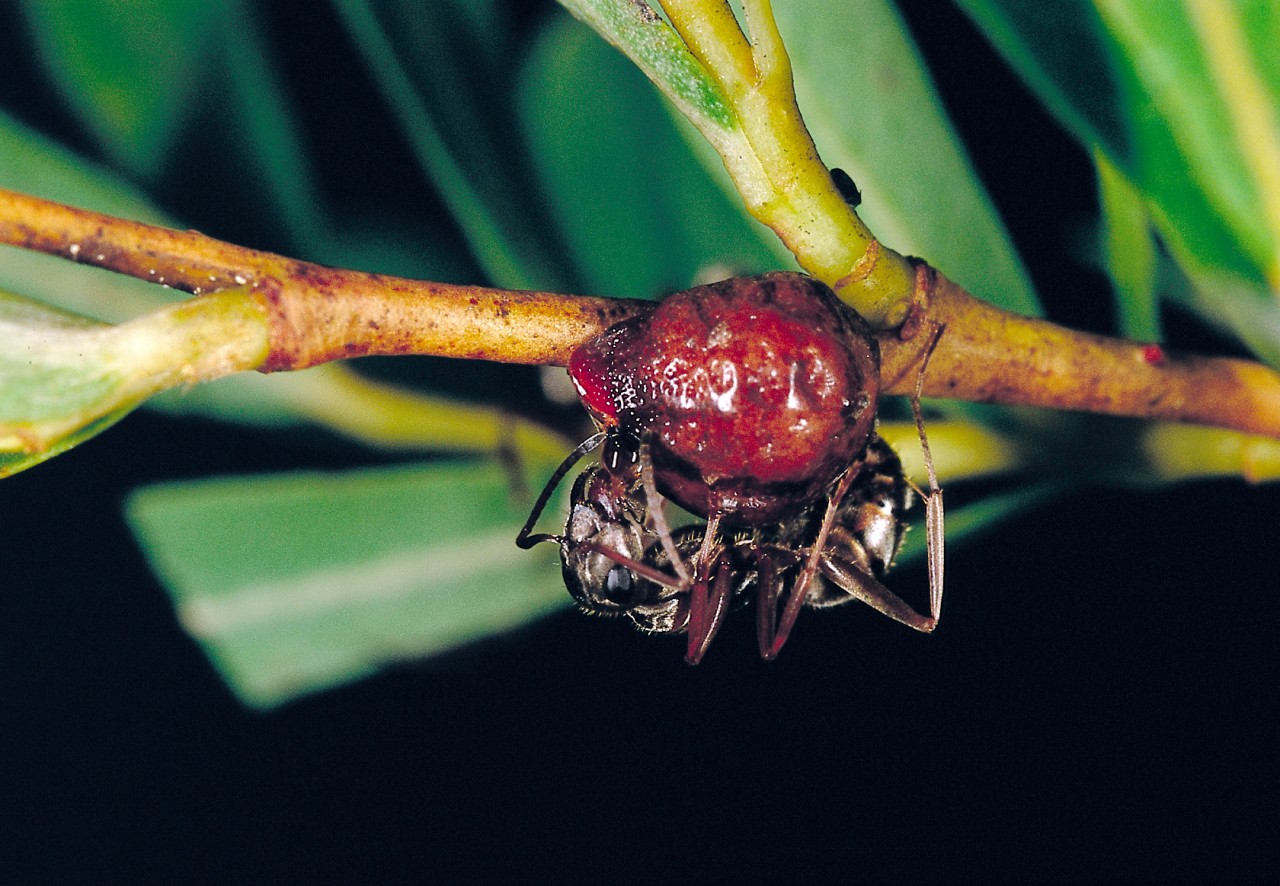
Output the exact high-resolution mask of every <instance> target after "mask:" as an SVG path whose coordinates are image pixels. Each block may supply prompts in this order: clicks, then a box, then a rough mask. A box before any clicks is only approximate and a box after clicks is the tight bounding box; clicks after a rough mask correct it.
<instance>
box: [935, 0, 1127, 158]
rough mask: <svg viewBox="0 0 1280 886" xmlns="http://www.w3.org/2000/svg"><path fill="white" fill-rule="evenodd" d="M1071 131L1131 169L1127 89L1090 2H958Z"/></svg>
mask: <svg viewBox="0 0 1280 886" xmlns="http://www.w3.org/2000/svg"><path fill="white" fill-rule="evenodd" d="M955 2H956V5H957V6H959V7H960V8H961V9H962V10H963V11H964V12H965V14H966V15H968V16H969V18H971V19H972V20H973V22H974V24H975V25H977V26H978V28H979V29H981V30H982V32H983V33H984V34H985V35H986V37H987V39H988V40H990V41H991V43H992V45H993V46H995V48H996V49H997V50H998V51H999V52H1000V54H1001V55H1003V56H1004V57H1005V59H1006V60H1007V61H1008V62H1009V64H1010V65H1011V66H1012V67H1013V69H1014V70H1015V71H1017V72H1018V74H1019V75H1020V76H1021V77H1022V79H1023V80H1025V81H1026V83H1027V85H1028V86H1030V87H1031V89H1032V91H1033V92H1035V93H1036V95H1038V96H1039V97H1040V99H1041V101H1043V102H1044V103H1045V106H1046V107H1047V108H1048V109H1049V111H1050V112H1051V113H1052V114H1053V115H1054V116H1056V117H1057V118H1058V120H1060V121H1061V122H1062V123H1063V125H1064V126H1066V128H1067V130H1068V131H1069V132H1071V133H1073V134H1074V135H1075V136H1076V138H1077V139H1079V140H1080V142H1081V143H1082V144H1084V145H1086V146H1088V147H1093V146H1098V147H1101V148H1102V149H1103V150H1105V151H1106V152H1107V153H1108V154H1109V155H1110V156H1111V157H1113V158H1114V159H1115V160H1116V161H1117V162H1119V163H1121V164H1122V165H1124V166H1125V168H1128V166H1129V160H1130V159H1131V150H1132V149H1131V144H1130V137H1131V133H1130V128H1129V121H1128V120H1127V119H1126V117H1125V113H1124V102H1123V98H1122V96H1123V93H1124V85H1123V83H1122V80H1121V78H1120V76H1119V75H1118V73H1117V72H1116V71H1115V69H1114V67H1113V64H1112V59H1111V55H1112V51H1111V46H1110V45H1109V43H1108V41H1107V38H1106V33H1105V31H1104V29H1103V27H1102V22H1101V20H1100V19H1099V18H1098V13H1097V11H1096V10H1095V9H1094V6H1093V4H1092V3H1091V2H1090V0H1056V2H1054V3H1028V2H1026V0H955Z"/></svg>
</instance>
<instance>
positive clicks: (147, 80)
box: [23, 0, 222, 176]
mask: <svg viewBox="0 0 1280 886" xmlns="http://www.w3.org/2000/svg"><path fill="white" fill-rule="evenodd" d="M23 6H24V10H25V12H26V20H27V23H28V26H29V28H30V29H31V32H32V36H33V38H34V40H35V43H36V45H37V47H38V48H39V50H40V56H41V59H42V60H43V61H44V63H45V66H46V67H47V68H48V69H49V71H50V73H51V74H52V75H53V78H54V81H55V83H57V85H58V87H59V89H60V90H61V92H62V94H63V97H64V98H65V99H66V100H67V102H68V103H69V104H70V105H71V107H72V109H73V110H74V111H75V112H76V113H77V114H78V115H79V116H80V118H81V119H82V120H83V121H84V123H85V125H86V126H87V127H88V129H89V131H90V132H92V133H93V134H94V136H95V137H96V138H97V139H98V141H99V142H100V143H101V144H102V146H103V148H104V149H105V150H106V152H107V153H108V154H109V155H110V156H111V157H112V158H113V159H114V160H115V161H116V162H118V163H120V164H122V165H123V166H125V167H126V168H127V169H129V170H130V171H131V172H132V173H134V174H135V175H144V176H145V175H148V174H150V173H153V172H154V171H155V170H156V169H157V168H158V167H159V166H160V164H161V161H162V160H163V159H164V157H165V155H166V154H167V152H168V150H169V148H170V146H171V145H172V144H173V141H174V138H175V136H176V134H177V132H178V128H179V126H180V125H181V123H182V120H183V111H184V110H185V109H186V107H187V105H188V102H189V100H190V98H191V96H192V95H193V94H194V93H195V92H196V90H197V89H198V88H199V86H200V77H201V75H202V74H203V73H205V64H204V62H203V61H202V56H203V55H204V47H205V45H206V40H207V39H208V37H209V34H210V29H211V25H212V23H213V22H214V20H215V19H216V18H217V17H219V16H220V15H221V13H222V5H221V4H220V3H218V2H217V0H130V2H128V3H84V2H81V0H24V2H23Z"/></svg>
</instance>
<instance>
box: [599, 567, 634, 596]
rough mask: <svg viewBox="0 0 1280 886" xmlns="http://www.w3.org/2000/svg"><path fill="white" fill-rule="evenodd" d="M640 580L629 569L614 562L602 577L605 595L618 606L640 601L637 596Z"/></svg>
mask: <svg viewBox="0 0 1280 886" xmlns="http://www.w3.org/2000/svg"><path fill="white" fill-rule="evenodd" d="M639 591H640V582H639V581H637V580H636V577H635V575H634V574H633V573H632V572H631V570H630V569H628V568H627V567H625V566H623V565H622V564H620V563H619V564H614V567H613V568H612V569H610V570H609V574H608V575H606V576H605V579H604V593H605V596H606V597H608V598H609V599H610V600H612V601H613V602H614V603H617V604H618V605H619V606H635V605H636V604H637V603H640V602H641V599H640V597H639Z"/></svg>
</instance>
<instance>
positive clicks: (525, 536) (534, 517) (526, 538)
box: [516, 431, 608, 551]
mask: <svg viewBox="0 0 1280 886" xmlns="http://www.w3.org/2000/svg"><path fill="white" fill-rule="evenodd" d="M607 434H608V432H607V431H597V432H596V433H594V434H592V435H591V436H590V437H588V438H587V439H585V440H583V441H582V442H581V443H579V444H578V445H577V446H576V447H574V450H573V452H570V453H569V454H568V455H567V456H566V457H565V460H564V461H562V462H560V467H558V468H556V471H555V473H554V474H552V475H551V479H550V480H548V481H547V485H546V486H544V487H542V492H541V493H540V494H539V495H538V500H537V501H536V502H534V503H533V510H532V511H530V512H529V519H528V520H526V521H525V524H524V526H523V528H521V530H520V534H519V535H517V536H516V546H517V547H519V548H522V549H523V550H526V551H527V550H528V549H529V548H531V547H533V546H534V545H536V544H539V543H541V542H544V541H554V542H557V543H559V541H560V536H558V535H553V534H551V533H549V532H537V533H533V534H530V531H531V530H532V529H533V524H535V523H537V522H538V518H539V517H541V516H542V512H543V510H545V509H546V507H547V502H548V501H550V500H551V495H552V493H554V492H555V491H556V487H557V486H559V485H560V481H561V480H563V479H564V475H565V474H567V473H569V471H571V470H573V466H574V465H576V464H577V463H578V462H579V461H581V460H582V458H583V456H585V455H587V454H588V453H590V452H591V451H592V450H593V449H595V448H596V447H597V446H599V445H600V444H601V443H603V442H604V438H605V436H606V435H607Z"/></svg>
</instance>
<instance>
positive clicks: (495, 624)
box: [128, 462, 569, 707]
mask: <svg viewBox="0 0 1280 886" xmlns="http://www.w3.org/2000/svg"><path fill="white" fill-rule="evenodd" d="M526 507H527V506H526V504H525V503H523V502H515V501H513V500H512V499H511V496H510V493H509V490H508V483H507V479H506V476H505V475H504V473H503V472H502V471H501V470H500V469H499V468H498V467H497V466H496V465H494V464H493V463H490V462H472V463H456V464H432V465H425V466H414V467H400V468H392V469H385V470H378V471H363V472H359V473H351V474H296V475H291V476H286V477H261V478H237V479H224V480H209V481H201V482H197V483H183V484H172V485H164V486H155V487H150V488H148V489H144V490H142V491H140V492H138V493H136V494H135V495H134V496H133V497H132V498H131V499H130V500H129V502H128V516H129V521H130V523H131V525H132V526H133V529H134V532H135V533H136V535H137V537H138V540H139V542H140V544H141V545H142V547H143V549H144V551H145V552H146V555H147V557H148V559H149V560H150V562H151V564H152V566H153V567H154V568H155V570H156V572H157V574H159V575H160V576H161V578H162V580H163V581H164V583H165V585H166V586H167V587H168V589H169V591H170V593H171V594H172V596H173V600H174V605H175V607H176V608H177V611H178V616H179V618H180V619H181V620H182V622H183V624H184V625H185V626H186V628H187V629H188V630H189V631H190V632H191V633H192V634H193V635H194V636H195V637H196V638H197V639H198V640H199V641H200V642H201V643H202V644H203V645H204V647H205V649H206V651H207V653H208V654H209V656H210V658H211V659H212V660H213V661H214V663H215V664H216V665H217V666H218V668H219V670H220V671H221V673H222V674H223V676H224V677H225V678H226V679H227V681H228V682H229V684H230V685H231V687H232V688H233V689H234V691H235V692H236V694H237V695H238V696H239V697H240V698H241V699H242V700H243V701H244V702H245V703H247V704H251V705H254V706H258V707H267V706H271V705H275V704H279V703H281V702H283V701H286V700H288V699H289V698H292V697H294V696H296V695H299V694H302V693H306V692H312V691H316V690H318V689H322V688H325V687H328V686H332V685H335V684H338V683H342V682H345V681H348V680H352V679H356V678H358V677H361V676H363V675H366V674H368V673H370V672H372V671H373V670H375V669H376V668H378V667H379V666H381V665H384V664H386V663H388V662H391V661H395V660H398V659H405V658H415V657H421V656H426V655H431V654H433V653H438V652H441V651H444V650H447V649H451V648H454V647H456V646H459V645H461V644H464V643H467V642H468V641H470V640H473V639H475V638H478V637H482V636H485V635H488V634H492V633H494V632H497V631H502V630H507V629H510V628H512V627H515V626H517V625H520V624H522V623H524V622H526V621H528V620H529V619H531V618H535V617H537V616H539V615H541V614H542V613H544V612H548V611H550V610H552V609H554V608H556V607H558V606H560V605H563V604H565V603H567V602H568V601H569V598H568V595H567V594H566V593H565V591H564V585H563V582H562V580H561V578H560V570H559V565H558V559H557V556H556V551H555V548H554V545H544V546H542V547H540V548H536V549H534V550H532V551H521V550H519V549H517V548H516V546H515V544H514V539H515V536H516V532H517V531H518V529H519V527H520V526H521V525H522V523H523V521H524V518H525V514H526Z"/></svg>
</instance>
